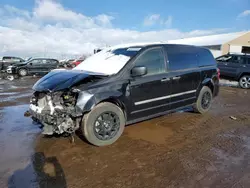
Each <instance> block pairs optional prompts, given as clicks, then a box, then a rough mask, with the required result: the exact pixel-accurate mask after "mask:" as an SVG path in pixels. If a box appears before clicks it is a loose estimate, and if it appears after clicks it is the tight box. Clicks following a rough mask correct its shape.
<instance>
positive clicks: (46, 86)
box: [32, 70, 105, 92]
mask: <svg viewBox="0 0 250 188" xmlns="http://www.w3.org/2000/svg"><path fill="white" fill-rule="evenodd" d="M93 76H98V77H102V76H105V75H104V74H101V73H94V72H86V71H78V70H54V71H51V72H50V73H48V74H47V75H45V76H44V77H42V78H41V79H40V80H38V81H37V82H36V84H35V85H34V86H33V88H32V89H33V90H35V91H40V92H41V91H50V92H54V91H60V90H64V89H67V88H70V87H72V86H74V85H76V84H78V83H79V82H84V80H85V79H87V78H89V77H93Z"/></svg>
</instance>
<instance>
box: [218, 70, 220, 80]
mask: <svg viewBox="0 0 250 188" xmlns="http://www.w3.org/2000/svg"><path fill="white" fill-rule="evenodd" d="M217 76H218V79H220V69H219V68H217Z"/></svg>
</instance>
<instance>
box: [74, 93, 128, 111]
mask: <svg viewBox="0 0 250 188" xmlns="http://www.w3.org/2000/svg"><path fill="white" fill-rule="evenodd" d="M122 95H123V93H122V92H119V91H106V92H101V93H97V94H94V95H92V96H91V97H90V98H89V100H88V101H87V102H86V103H85V105H79V102H77V104H76V106H77V108H78V109H77V111H79V110H80V111H81V113H82V114H84V113H87V112H90V111H91V110H92V109H93V108H94V107H95V106H96V105H98V104H99V103H101V102H103V101H110V102H114V103H116V104H117V105H119V107H121V108H122V110H124V109H125V105H124V104H123V102H121V100H120V98H122ZM81 100H82V99H81V98H78V101H81Z"/></svg>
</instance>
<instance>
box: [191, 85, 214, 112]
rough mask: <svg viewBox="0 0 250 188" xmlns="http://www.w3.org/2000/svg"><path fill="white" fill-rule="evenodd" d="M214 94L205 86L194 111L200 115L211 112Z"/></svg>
mask: <svg viewBox="0 0 250 188" xmlns="http://www.w3.org/2000/svg"><path fill="white" fill-rule="evenodd" d="M212 99H213V94H212V91H211V89H210V88H209V87H207V86H203V88H202V89H201V91H200V93H199V96H198V99H197V101H196V104H195V105H194V111H195V112H198V113H201V114H203V113H206V112H207V111H209V109H210V108H211V105H212Z"/></svg>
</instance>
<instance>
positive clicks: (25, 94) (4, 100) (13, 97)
mask: <svg viewBox="0 0 250 188" xmlns="http://www.w3.org/2000/svg"><path fill="white" fill-rule="evenodd" d="M31 95H32V92H29V93H23V94H20V95H14V96H7V97H3V98H0V102H8V101H13V100H15V99H19V98H23V97H30V96H31ZM0 96H1V94H0Z"/></svg>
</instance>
